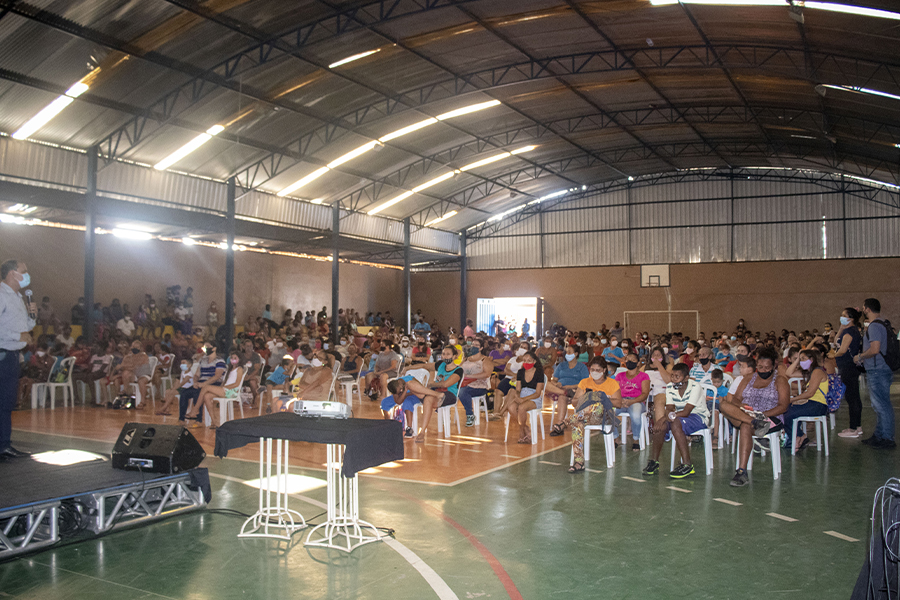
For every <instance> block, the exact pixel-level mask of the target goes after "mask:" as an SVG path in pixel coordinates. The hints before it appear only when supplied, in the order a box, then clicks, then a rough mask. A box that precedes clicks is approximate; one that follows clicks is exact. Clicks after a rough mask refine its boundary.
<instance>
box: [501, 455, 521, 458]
mask: <svg viewBox="0 0 900 600" xmlns="http://www.w3.org/2000/svg"><path fill="white" fill-rule="evenodd" d="M500 456H505V457H506V458H522V457H521V456H516V455H515V454H501V455H500Z"/></svg>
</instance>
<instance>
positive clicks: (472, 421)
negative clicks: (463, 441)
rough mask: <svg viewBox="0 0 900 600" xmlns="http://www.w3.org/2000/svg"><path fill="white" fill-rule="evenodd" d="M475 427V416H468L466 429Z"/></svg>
mask: <svg viewBox="0 0 900 600" xmlns="http://www.w3.org/2000/svg"><path fill="white" fill-rule="evenodd" d="M474 426H475V415H466V427H474Z"/></svg>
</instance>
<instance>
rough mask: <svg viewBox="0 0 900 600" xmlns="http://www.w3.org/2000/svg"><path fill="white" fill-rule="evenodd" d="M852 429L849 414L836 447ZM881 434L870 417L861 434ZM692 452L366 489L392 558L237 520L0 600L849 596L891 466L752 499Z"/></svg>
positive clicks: (560, 460) (193, 519) (5, 584)
mask: <svg viewBox="0 0 900 600" xmlns="http://www.w3.org/2000/svg"><path fill="white" fill-rule="evenodd" d="M846 418H847V417H846V411H845V410H842V411H841V412H840V413H839V416H838V427H837V430H838V431H839V430H840V429H842V428H843V427H846ZM873 418H874V417H873V416H872V413H871V409H866V412H865V420H864V423H863V425H864V428H867V430H871V427H872V419H873ZM14 438H15V439H16V441H17V443H20V445H22V446H23V447H27V444H28V443H37V442H40V443H43V444H51V445H54V446H58V447H60V448H79V449H85V450H91V451H100V452H108V451H109V447H107V445H105V444H99V443H96V442H90V441H85V440H78V439H74V438H64V437H54V436H38V435H36V434H27V433H22V432H14ZM693 449H694V452H695V463H696V464H697V470H698V474H697V475H695V476H693V477H692V478H689V479H686V480H681V481H677V482H676V481H674V480H671V479H669V477H668V476H667V474H665V473H664V474H661V475H659V476H654V477H649V478H643V477H641V475H640V470H641V468H642V466H643V465H644V463H645V462H646V455H645V453H640V454H639V453H633V452H631V451H630V450H627V451H625V450H619V452H618V455H617V461H616V464H615V466H614V467H613V468H612V469H609V470H608V469H607V468H606V463H605V460H604V455H603V444H602V443H595V444H592V455H593V460H592V461H591V462H590V463H589V468H590V469H592V470H595V471H598V472H589V473H585V474H583V475H575V476H573V475H570V474H568V473H567V472H566V470H565V467H566V465H567V464H568V460H569V448H568V447H565V448H562V449H559V450H556V451H554V452H551V453H549V454H545V455H542V456H539V457H535V458H532V459H530V460H528V461H525V462H522V463H520V464H517V465H514V466H511V467H508V468H505V469H501V470H497V471H494V472H491V473H487V474H485V475H483V476H480V477H477V478H475V479H473V480H470V481H467V482H465V483H461V484H459V485H456V486H452V487H448V486H434V485H424V484H416V483H408V482H396V481H391V480H387V479H382V478H372V477H365V476H362V479H361V516H362V517H363V518H364V519H366V520H368V521H370V522H372V523H374V524H375V525H377V526H380V527H389V528H392V529H393V530H394V531H395V536H396V541H397V542H398V543H394V542H389V543H383V542H381V543H376V544H371V545H368V546H365V547H362V548H359V549H357V550H356V551H354V552H353V553H352V554H350V555H347V554H345V553H342V552H338V551H326V550H320V549H315V550H308V549H307V548H305V547H304V546H303V545H302V541H303V540H304V539H305V534H302V533H297V534H296V535H295V536H294V539H293V542H292V543H291V544H288V543H277V542H272V541H264V540H241V539H238V538H237V537H236V534H237V533H238V531H239V529H240V527H241V524H242V519H240V518H238V517H236V516H231V515H227V514H218V513H217V514H213V513H209V512H196V513H192V514H187V515H182V516H180V517H176V518H172V519H170V520H167V521H162V522H158V523H154V524H150V525H147V526H144V527H139V528H134V529H130V530H122V531H119V532H116V533H113V534H110V535H108V536H106V537H103V538H100V539H94V540H89V541H83V542H79V543H76V544H72V545H67V546H64V547H60V548H56V549H50V550H47V551H44V552H41V553H39V554H35V555H31V556H28V557H24V558H19V559H15V560H12V561H8V562H6V563H3V564H0V597H4V598H5V597H11V598H20V599H32V598H34V599H42V600H43V599H47V598H53V599H60V600H61V599H66V600H70V599H71V600H75V599H82V598H85V599H87V598H178V599H182V598H184V599H198V600H201V599H209V600H225V599H232V598H235V599H237V598H247V599H250V598H328V599H338V598H348V599H350V598H378V599H380V598H388V599H390V600H401V599H407V598H409V599H423V598H453V597H457V598H520V597H521V598H529V599H530V598H616V599H628V598H635V599H648V600H649V599H655V598H660V599H662V598H666V599H671V598H697V599H699V598H714V599H717V600H721V599H727V598H763V597H765V598H817V599H829V598H841V599H843V598H847V597H849V595H850V592H851V590H852V587H853V584H854V582H855V580H856V577H857V574H858V572H859V569H860V566H861V565H862V561H863V557H864V555H865V553H866V549H867V536H868V530H869V514H870V511H871V504H872V498H873V494H874V492H875V490H876V489H877V488H878V487H879V486H880V485H881V484H882V483H883V482H884V481H885V480H886V479H888V478H889V477H891V476H896V475H897V474H898V469H897V465H898V461H897V454H896V452H895V451H877V450H872V449H870V448H868V447H865V446H863V445H861V444H860V443H859V442H858V441H857V440H853V441H850V440H844V439H839V438H837V437H836V436H834V435H833V434H832V438H831V456H830V457H828V458H826V457H825V456H824V453H818V452H816V450H815V449H814V448H810V449H808V450H806V451H804V452H803V453H802V454H801V455H798V456H796V457H791V456H790V455H787V454H784V455H783V475H782V478H781V479H780V480H778V481H774V482H773V479H772V470H771V465H770V463H769V459H768V458H767V459H765V460H764V461H760V460H759V458H758V457H757V459H756V460H755V462H754V469H753V471H752V474H751V481H752V483H751V485H750V486H749V487H746V488H743V489H734V488H731V487H729V485H728V481H729V480H730V478H731V476H732V474H733V470H734V462H733V461H734V457H733V455H731V454H730V453H729V451H728V450H727V449H726V450H718V451H716V453H715V470H714V471H713V474H712V475H711V476H709V477H707V476H706V475H705V474H704V472H703V470H702V460H703V459H702V450H701V447H699V446H694V448H693ZM663 456H664V457H666V458H667V457H668V449H667V450H666V452H665V453H664V454H663ZM551 463H554V464H551ZM204 466H206V467H208V468H209V470H210V473H211V474H212V476H213V477H212V485H213V501H212V503H211V507H213V508H231V509H236V510H239V511H242V512H253V511H254V510H255V506H256V502H257V494H258V492H257V490H255V489H253V488H251V487H248V486H246V485H244V484H243V483H242V481H243V480H247V479H253V478H255V477H258V473H259V471H258V467H257V465H255V464H254V463H250V462H243V461H237V460H231V459H225V460H220V459H217V458H208V459H207V460H206V461H205V463H204ZM448 468H452V467H448ZM292 472H296V473H298V474H304V475H308V476H311V477H315V478H319V479H322V478H324V473H323V472H322V471H316V470H303V469H296V470H294V469H292ZM672 488H677V489H672ZM324 501H325V488H324V487H322V488H319V489H314V490H310V491H306V492H303V493H302V494H300V495H299V497H296V498H294V499H293V500H292V505H291V507H292V508H295V509H297V510H299V511H300V512H302V513H303V514H304V516H306V517H313V516H315V515H318V514H319V513H321V512H322V510H323V509H322V508H321V507H322V506H323V503H324ZM773 515H775V516H773ZM785 519H789V520H785ZM321 520H322V518H321V517H320V518H319V519H318V520H317V521H316V522H320V521H321ZM825 532H833V533H836V534H837V537H835V535H833V534H826V533H825Z"/></svg>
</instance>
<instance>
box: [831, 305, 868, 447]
mask: <svg viewBox="0 0 900 600" xmlns="http://www.w3.org/2000/svg"><path fill="white" fill-rule="evenodd" d="M859 318H860V313H859V311H858V310H856V309H855V308H853V307H847V308H845V309H844V312H842V313H841V327H840V329H838V332H837V338H836V343H837V344H838V349H837V351H835V353H834V358H835V360H836V361H837V368H838V374H839V375H840V376H841V381H843V382H844V386H845V388H846V389H845V391H844V399H845V400H846V401H847V407H848V408H849V409H850V427H848V428H847V429H845V430H843V431H841V432H840V433H838V436H840V437H842V438H859V437H862V434H863V430H862V400H861V399H860V397H859V369H858V368H857V366H856V365H855V364H854V363H853V357H854V356H856V355H857V354H859V353H860V351H861V350H862V334H861V333H860V331H859V330H860V327H859Z"/></svg>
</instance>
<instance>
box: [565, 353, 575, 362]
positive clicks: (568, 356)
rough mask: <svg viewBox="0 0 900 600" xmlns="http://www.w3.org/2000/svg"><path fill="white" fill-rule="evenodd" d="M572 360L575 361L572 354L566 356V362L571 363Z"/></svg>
mask: <svg viewBox="0 0 900 600" xmlns="http://www.w3.org/2000/svg"><path fill="white" fill-rule="evenodd" d="M573 360H575V355H574V354H566V362H572V361H573Z"/></svg>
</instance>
